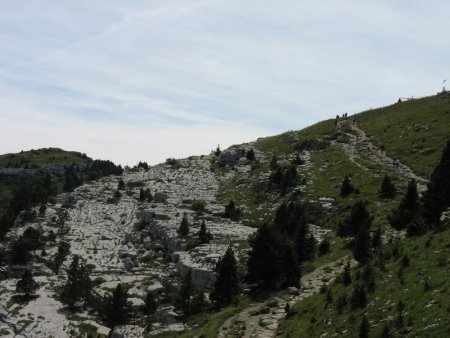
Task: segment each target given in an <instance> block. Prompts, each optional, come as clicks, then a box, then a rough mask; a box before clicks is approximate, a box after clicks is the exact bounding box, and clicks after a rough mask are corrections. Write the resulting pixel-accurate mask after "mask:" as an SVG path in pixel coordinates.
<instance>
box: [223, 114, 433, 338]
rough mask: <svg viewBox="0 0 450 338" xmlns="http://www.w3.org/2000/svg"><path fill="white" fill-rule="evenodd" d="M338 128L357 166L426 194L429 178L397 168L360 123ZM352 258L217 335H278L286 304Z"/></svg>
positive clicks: (330, 278)
mask: <svg viewBox="0 0 450 338" xmlns="http://www.w3.org/2000/svg"><path fill="white" fill-rule="evenodd" d="M347 126H348V127H350V128H351V131H352V132H345V131H344V128H343V127H347ZM337 128H338V130H340V131H341V132H343V133H344V135H345V137H344V140H342V141H341V142H338V141H334V142H333V144H336V145H340V146H341V147H342V148H343V149H344V151H345V153H346V155H347V157H348V158H349V159H350V161H352V162H353V163H355V164H356V165H357V166H359V167H360V168H362V169H363V170H366V171H368V172H369V171H371V170H372V169H370V168H368V167H366V166H365V165H364V161H369V162H372V163H374V164H377V165H379V166H382V167H385V168H389V169H391V170H392V171H394V170H395V172H397V173H399V174H401V175H403V176H404V177H406V178H408V179H414V180H416V182H417V190H418V192H419V193H423V192H424V191H425V190H426V188H427V186H426V185H427V183H428V180H426V179H425V178H423V177H420V176H418V175H416V174H415V173H414V172H413V171H412V170H411V168H409V167H408V166H407V165H405V164H402V163H400V165H399V167H398V168H394V167H393V165H392V163H393V160H394V159H393V158H391V157H389V156H387V155H386V153H385V152H384V151H381V149H380V148H378V147H377V146H375V145H374V144H373V143H372V142H371V141H370V139H369V138H368V137H367V136H366V133H365V132H364V131H363V130H362V129H360V128H358V126H357V125H355V124H353V123H350V122H349V121H348V120H343V121H340V122H339V123H338V125H337ZM349 259H350V258H349V257H344V258H341V259H339V260H337V261H335V262H332V263H329V264H326V265H324V266H321V267H320V268H317V269H316V270H314V271H312V272H310V273H308V274H306V275H305V276H303V277H302V279H301V288H300V290H298V292H291V293H286V294H284V295H283V296H280V297H273V298H271V299H268V300H266V301H265V302H261V303H255V304H252V305H251V306H250V307H248V308H246V309H245V310H243V311H242V312H240V313H238V314H236V315H234V316H232V317H230V318H228V319H227V320H226V322H225V323H224V324H223V325H222V326H221V328H220V331H219V335H218V337H220V338H234V337H244V338H273V337H275V336H276V333H277V329H278V323H279V321H280V320H281V319H282V318H284V317H285V315H286V312H285V305H286V303H289V305H290V306H293V305H294V304H295V303H297V302H299V301H301V300H302V299H305V298H307V297H309V296H311V295H312V294H314V293H317V292H319V290H320V288H321V287H322V286H323V285H326V284H328V283H330V282H331V281H333V280H334V278H335V277H336V275H338V274H339V273H341V272H342V271H343V269H344V265H345V262H346V261H349ZM351 265H352V266H355V265H356V261H354V260H352V261H351Z"/></svg>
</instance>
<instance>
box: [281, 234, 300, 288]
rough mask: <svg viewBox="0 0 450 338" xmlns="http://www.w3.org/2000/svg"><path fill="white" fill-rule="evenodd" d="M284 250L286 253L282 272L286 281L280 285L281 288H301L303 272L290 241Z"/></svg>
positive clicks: (284, 253)
mask: <svg viewBox="0 0 450 338" xmlns="http://www.w3.org/2000/svg"><path fill="white" fill-rule="evenodd" d="M283 250H284V252H283V254H282V256H281V262H282V264H283V265H282V271H283V275H284V280H283V281H282V282H281V283H280V286H281V287H282V288H284V287H288V286H295V287H299V286H300V277H301V270H300V264H299V261H298V259H297V255H296V253H295V250H294V248H293V247H292V245H291V244H290V243H289V242H288V241H286V242H285V244H284V246H283Z"/></svg>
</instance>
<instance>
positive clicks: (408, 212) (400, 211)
mask: <svg viewBox="0 0 450 338" xmlns="http://www.w3.org/2000/svg"><path fill="white" fill-rule="evenodd" d="M418 208H419V195H418V194H417V185H416V181H415V180H414V179H412V180H410V181H409V183H408V189H407V191H406V194H405V196H404V197H403V199H402V200H401V201H400V205H399V206H398V208H396V209H394V210H393V211H392V214H391V215H390V216H389V217H388V220H389V223H390V224H391V226H393V227H394V228H396V229H403V228H405V227H406V226H407V225H408V224H409V223H410V222H411V221H412V220H413V219H414V217H415V215H416V213H417V211H418Z"/></svg>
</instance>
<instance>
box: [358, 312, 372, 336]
mask: <svg viewBox="0 0 450 338" xmlns="http://www.w3.org/2000/svg"><path fill="white" fill-rule="evenodd" d="M369 329H370V327H369V321H368V320H367V317H366V316H364V317H363V319H362V321H361V325H360V326H359V335H358V337H359V338H369Z"/></svg>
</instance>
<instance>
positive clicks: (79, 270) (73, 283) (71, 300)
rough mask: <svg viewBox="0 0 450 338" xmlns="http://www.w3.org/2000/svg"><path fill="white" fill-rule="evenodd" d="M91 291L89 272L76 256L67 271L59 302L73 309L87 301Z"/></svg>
mask: <svg viewBox="0 0 450 338" xmlns="http://www.w3.org/2000/svg"><path fill="white" fill-rule="evenodd" d="M91 291H92V282H91V280H90V278H89V270H88V269H87V267H86V266H85V265H84V264H83V263H80V258H79V256H78V255H75V256H73V259H72V263H71V264H70V266H69V270H68V271H67V281H66V284H65V286H64V288H63V290H62V292H61V300H62V302H63V303H65V304H67V305H68V306H69V308H70V309H72V310H73V309H75V305H76V304H77V303H78V302H79V301H80V300H82V299H84V302H85V304H86V302H88V301H89V299H90V297H91Z"/></svg>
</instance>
